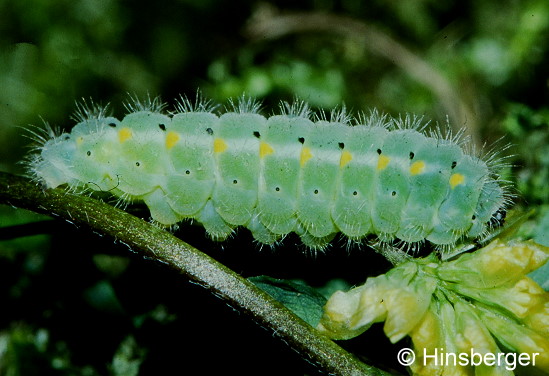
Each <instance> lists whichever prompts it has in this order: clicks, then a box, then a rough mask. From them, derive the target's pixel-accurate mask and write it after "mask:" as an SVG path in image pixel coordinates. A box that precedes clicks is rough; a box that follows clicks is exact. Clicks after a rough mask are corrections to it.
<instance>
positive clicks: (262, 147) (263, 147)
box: [259, 141, 274, 158]
mask: <svg viewBox="0 0 549 376" xmlns="http://www.w3.org/2000/svg"><path fill="white" fill-rule="evenodd" d="M273 152H274V149H273V148H272V147H271V145H269V144H268V143H266V142H263V141H261V143H260V144H259V158H263V157H264V156H266V155H269V154H272V153H273Z"/></svg>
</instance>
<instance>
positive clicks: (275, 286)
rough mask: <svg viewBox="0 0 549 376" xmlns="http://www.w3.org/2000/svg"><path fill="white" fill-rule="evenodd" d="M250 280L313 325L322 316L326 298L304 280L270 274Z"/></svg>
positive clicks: (315, 324)
mask: <svg viewBox="0 0 549 376" xmlns="http://www.w3.org/2000/svg"><path fill="white" fill-rule="evenodd" d="M248 280H249V281H250V282H252V283H253V284H255V285H256V286H257V287H259V288H260V289H262V290H263V291H265V292H266V293H268V294H269V295H271V296H272V297H273V298H275V299H276V300H278V301H279V302H281V303H282V304H284V305H285V306H286V307H287V308H288V309H289V310H291V311H292V312H293V313H295V314H296V315H297V316H298V317H300V318H301V319H303V321H305V322H306V323H308V324H309V325H311V326H312V327H316V326H317V325H318V322H319V321H320V317H321V316H322V312H323V308H324V304H326V298H325V297H324V296H322V295H321V294H320V293H318V292H317V291H316V290H315V289H314V288H312V287H310V286H308V285H306V284H305V283H303V282H296V281H290V280H284V279H276V278H272V277H269V276H257V277H250V278H248Z"/></svg>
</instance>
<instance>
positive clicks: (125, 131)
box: [118, 128, 132, 143]
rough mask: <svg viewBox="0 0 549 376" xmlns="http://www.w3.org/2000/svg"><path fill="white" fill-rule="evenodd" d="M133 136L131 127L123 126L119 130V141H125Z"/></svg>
mask: <svg viewBox="0 0 549 376" xmlns="http://www.w3.org/2000/svg"><path fill="white" fill-rule="evenodd" d="M131 137H132V130H131V129H130V128H122V129H121V130H119V131H118V141H120V143H123V142H124V141H126V140H127V139H129V138H131Z"/></svg>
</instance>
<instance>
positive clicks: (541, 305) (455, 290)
mask: <svg viewBox="0 0 549 376" xmlns="http://www.w3.org/2000/svg"><path fill="white" fill-rule="evenodd" d="M547 259H549V248H547V247H544V246H541V245H539V244H536V243H534V242H533V241H526V242H518V241H517V242H510V243H504V242H502V241H500V240H495V241H493V242H492V243H490V244H489V245H487V246H486V247H484V248H482V249H480V250H478V251H476V252H474V253H468V254H464V255H462V256H461V257H459V258H458V259H456V260H454V261H449V262H440V261H438V260H437V259H436V258H435V256H429V257H427V258H423V259H410V260H408V261H406V262H403V263H401V264H400V265H398V266H396V267H395V268H393V269H392V270H390V271H389V272H388V273H386V274H383V275H380V276H378V277H375V278H369V279H368V280H367V281H366V283H365V284H364V285H362V286H359V287H356V288H354V289H351V290H350V291H348V292H342V291H338V292H336V293H334V294H333V295H332V296H331V298H330V299H329V300H328V302H327V304H326V306H325V307H324V314H323V317H322V319H321V321H320V324H319V326H318V329H320V330H321V331H322V332H324V333H326V334H327V335H328V336H330V337H331V338H333V339H349V338H352V337H355V336H357V335H359V334H361V333H363V332H364V331H366V330H367V329H368V328H369V327H370V326H371V325H372V324H373V323H376V322H382V321H384V322H385V324H384V331H385V334H386V335H387V337H388V338H389V339H390V341H391V342H392V343H395V342H397V341H399V340H401V339H402V338H404V337H405V336H410V338H411V340H412V343H413V346H414V350H415V354H416V356H417V357H416V359H415V361H414V362H413V363H411V364H410V367H411V370H412V372H413V374H414V375H513V374H514V373H513V370H514V369H515V366H517V367H521V366H526V363H524V362H514V363H513V364H512V365H513V367H510V363H509V362H508V361H507V362H497V360H498V356H499V359H501V358H502V356H503V355H507V354H510V355H512V356H516V354H524V356H525V357H528V354H529V355H530V356H531V357H530V358H529V359H530V362H529V363H528V365H527V366H528V367H530V368H529V370H528V372H529V374H536V372H537V373H539V372H541V373H539V374H545V373H544V372H548V373H549V293H548V292H546V291H544V290H543V289H542V288H541V287H540V286H539V285H538V284H536V283H535V282H534V281H533V280H531V279H530V278H528V277H527V276H526V274H528V273H529V272H531V271H532V270H534V269H536V268H539V267H540V266H541V265H543V264H544V263H545V262H546V261H547ZM502 349H505V350H507V353H504V352H503V351H502ZM437 351H444V352H445V353H453V354H468V353H471V351H474V353H475V354H479V357H483V358H482V359H485V360H486V361H485V362H476V363H474V362H459V361H458V362H454V363H453V364H448V363H444V362H441V361H440V359H437V358H436V357H435V356H431V354H436V353H437ZM514 353H516V354H514ZM536 353H537V355H535V354H536ZM426 354H428V355H426ZM486 354H488V355H489V356H487V357H486V358H484V356H485V355H486ZM424 355H426V356H424ZM494 359H495V361H494ZM520 359H522V358H520ZM520 359H519V360H520ZM506 360H508V358H506ZM532 360H534V361H532Z"/></svg>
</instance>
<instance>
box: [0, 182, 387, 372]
mask: <svg viewBox="0 0 549 376" xmlns="http://www.w3.org/2000/svg"><path fill="white" fill-rule="evenodd" d="M0 203H3V204H7V205H12V206H15V207H19V208H24V209H29V210H32V211H35V212H39V213H44V214H47V215H50V216H55V217H58V218H62V219H64V220H66V221H69V222H70V223H73V224H75V225H77V226H88V227H89V228H90V229H92V230H93V231H95V232H97V233H98V234H101V235H108V236H110V237H112V238H113V239H116V240H117V241H119V242H122V243H124V244H126V245H127V246H129V247H130V249H132V250H134V251H136V252H139V253H140V254H142V255H143V256H146V257H149V258H152V259H155V260H158V261H160V262H162V263H164V264H166V265H168V266H169V267H171V268H172V269H175V270H176V271H178V272H180V273H182V274H184V275H185V276H186V277H187V278H189V279H191V280H192V281H194V282H196V283H198V284H199V285H201V286H203V287H205V288H206V289H208V290H209V291H210V292H211V293H212V294H214V295H216V296H218V297H220V298H221V299H223V300H225V301H226V302H227V303H228V304H229V305H230V306H232V307H233V308H235V309H237V310H239V311H241V312H244V313H247V314H249V315H250V316H251V317H252V319H253V320H255V321H256V322H258V323H259V325H261V326H263V327H266V328H268V329H270V330H272V331H273V332H274V333H275V334H276V335H277V336H278V337H280V339H281V340H283V341H284V342H286V343H287V344H288V345H290V346H291V347H292V348H294V349H296V350H297V351H298V352H299V353H300V354H301V355H302V356H303V357H304V358H305V359H307V360H308V361H309V362H311V363H313V364H315V365H316V366H317V367H319V368H320V370H321V371H323V372H326V373H329V374H332V375H367V376H378V375H379V376H385V375H389V374H388V373H386V372H384V371H381V370H379V369H377V368H375V367H371V366H368V365H366V364H364V363H362V362H360V361H359V360H358V359H356V358H355V357H353V356H352V355H351V354H349V353H348V352H346V351H345V350H343V349H342V348H341V347H339V346H338V345H337V344H335V343H334V342H333V341H331V340H330V339H328V338H327V337H325V336H323V335H321V334H320V333H318V332H317V331H316V330H315V329H314V328H312V327H311V326H309V325H308V324H307V323H305V322H304V321H302V320H301V319H300V318H298V317H297V316H295V315H294V314H293V313H292V312H291V311H289V310H288V309H286V308H285V307H284V306H283V305H282V304H281V303H279V302H278V301H276V300H274V299H273V298H272V297H271V296H270V295H268V294H267V293H265V292H264V291H262V290H261V289H259V288H258V287H256V286H255V285H254V284H252V283H251V282H249V281H247V280H246V279H244V278H242V277H241V276H240V275H238V274H237V273H235V272H234V271H232V270H230V269H229V268H227V267H225V266H224V265H222V264H220V263H219V262H217V261H215V260H214V259H212V258H211V257H209V256H207V255H206V254H204V253H202V252H201V251H199V250H197V249H195V248H193V247H192V246H190V245H188V244H187V243H185V242H183V241H181V240H180V239H178V238H176V237H175V236H173V235H172V234H170V233H169V232H167V231H164V230H162V229H159V228H156V227H154V226H153V225H151V224H150V223H147V222H145V221H143V220H142V219H140V218H137V217H135V216H133V215H131V214H128V213H126V212H124V211H122V210H119V209H116V208H114V207H112V206H110V205H108V204H105V203H104V202H102V201H98V200H96V199H93V198H91V197H87V196H78V195H74V194H70V193H68V192H66V191H64V190H62V189H48V190H42V189H41V188H40V187H39V186H37V184H35V183H34V182H32V181H30V180H29V179H26V178H23V177H19V176H15V175H11V174H7V173H3V172H0Z"/></svg>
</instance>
